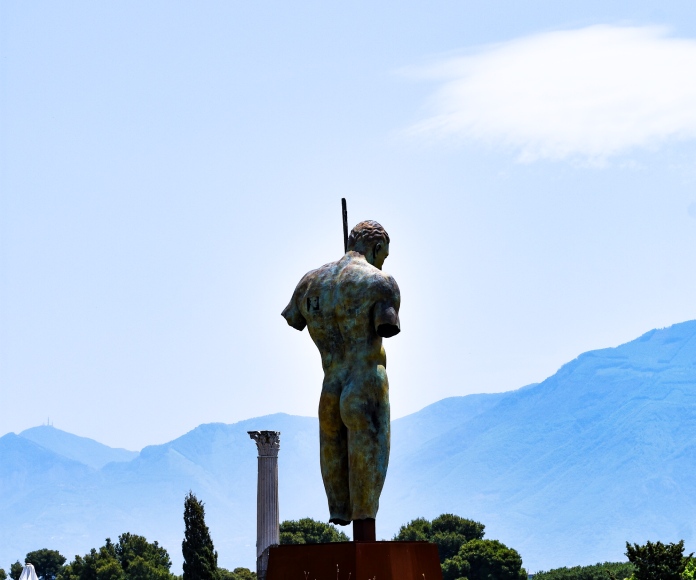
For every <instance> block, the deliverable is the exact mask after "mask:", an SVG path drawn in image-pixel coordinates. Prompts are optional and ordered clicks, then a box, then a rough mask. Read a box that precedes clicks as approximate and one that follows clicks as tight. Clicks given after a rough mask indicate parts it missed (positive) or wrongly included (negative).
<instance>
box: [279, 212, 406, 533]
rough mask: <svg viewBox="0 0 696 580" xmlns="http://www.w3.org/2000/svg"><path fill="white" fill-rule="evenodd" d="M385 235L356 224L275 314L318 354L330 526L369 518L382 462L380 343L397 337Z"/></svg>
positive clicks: (385, 406)
mask: <svg viewBox="0 0 696 580" xmlns="http://www.w3.org/2000/svg"><path fill="white" fill-rule="evenodd" d="M388 255H389V236H388V235H387V232H386V231H385V230H384V228H383V227H382V226H381V225H379V224H378V223H377V222H374V221H364V222H360V223H359V224H358V225H356V226H355V227H354V228H353V231H352V232H351V233H350V236H349V238H348V251H347V252H346V254H345V255H344V256H343V257H342V258H341V259H340V260H338V261H337V262H331V263H330V264H326V265H324V266H322V267H321V268H318V269H316V270H312V271H311V272H309V273H307V274H306V275H305V276H304V277H303V278H302V280H300V283H299V284H298V285H297V288H295V292H294V294H293V296H292V299H291V300H290V304H288V306H287V307H286V308H285V310H283V316H284V317H285V319H286V320H287V322H288V324H289V325H290V326H292V327H293V328H296V329H297V330H302V329H304V327H305V326H306V327H307V328H308V330H309V334H310V335H311V337H312V340H313V341H314V344H316V345H317V348H318V349H319V352H320V354H321V362H322V366H323V368H324V382H323V385H322V391H321V398H320V401H319V442H320V453H321V474H322V478H323V479H324V487H325V489H326V495H327V498H328V500H329V512H330V516H331V519H330V521H332V522H334V523H337V524H341V525H346V524H348V523H349V522H351V521H354V520H365V519H374V518H375V516H376V515H377V510H378V508H379V496H380V494H381V492H382V487H383V485H384V478H385V477H386V474H387V465H388V463H389V438H390V425H389V383H388V381H387V372H386V367H387V356H386V353H385V352H384V348H383V346H382V338H383V337H390V336H394V335H395V334H398V333H399V331H400V327H399V303H400V300H401V297H400V294H399V287H398V286H397V284H396V281H395V280H394V278H392V277H391V276H389V275H388V274H385V273H384V272H382V265H383V264H384V260H385V259H386V258H387V256H388Z"/></svg>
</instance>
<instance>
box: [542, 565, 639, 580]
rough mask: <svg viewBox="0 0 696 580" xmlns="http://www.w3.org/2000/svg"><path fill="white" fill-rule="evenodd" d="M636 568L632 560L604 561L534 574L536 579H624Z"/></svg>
mask: <svg viewBox="0 0 696 580" xmlns="http://www.w3.org/2000/svg"><path fill="white" fill-rule="evenodd" d="M634 570H635V568H634V567H633V564H631V563H630V562H604V563H603V564H602V563H597V564H593V565H592V566H573V567H572V568H567V567H566V568H555V569H554V570H549V571H548V572H537V573H536V574H534V580H611V579H612V578H613V579H616V580H624V579H625V578H630V577H631V575H632V574H633V572H634Z"/></svg>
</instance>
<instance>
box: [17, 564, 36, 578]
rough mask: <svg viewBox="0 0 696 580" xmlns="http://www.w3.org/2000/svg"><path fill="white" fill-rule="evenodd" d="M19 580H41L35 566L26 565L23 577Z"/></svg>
mask: <svg viewBox="0 0 696 580" xmlns="http://www.w3.org/2000/svg"><path fill="white" fill-rule="evenodd" d="M19 580H39V578H38V576H37V575H36V570H34V565H33V564H29V563H26V564H24V570H22V575H21V576H20V577H19Z"/></svg>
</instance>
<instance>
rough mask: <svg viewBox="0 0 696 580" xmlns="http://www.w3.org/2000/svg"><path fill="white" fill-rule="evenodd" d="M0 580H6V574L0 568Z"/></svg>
mask: <svg viewBox="0 0 696 580" xmlns="http://www.w3.org/2000/svg"><path fill="white" fill-rule="evenodd" d="M0 580H7V572H5V570H4V569H3V568H0Z"/></svg>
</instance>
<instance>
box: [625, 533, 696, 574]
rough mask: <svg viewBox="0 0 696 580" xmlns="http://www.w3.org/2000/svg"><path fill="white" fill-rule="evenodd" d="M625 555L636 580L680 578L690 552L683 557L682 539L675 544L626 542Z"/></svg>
mask: <svg viewBox="0 0 696 580" xmlns="http://www.w3.org/2000/svg"><path fill="white" fill-rule="evenodd" d="M626 556H627V557H628V560H629V561H630V562H631V563H632V564H633V565H634V566H635V568H636V570H635V573H634V576H635V578H636V580H681V577H682V574H683V573H684V570H685V569H686V566H687V564H688V563H689V561H690V560H691V557H692V556H693V553H692V554H689V555H688V556H687V557H686V558H685V557H684V540H679V542H677V543H676V544H663V543H662V542H655V543H652V542H648V543H647V544H645V545H644V546H640V545H638V544H633V545H631V544H629V543H628V542H626Z"/></svg>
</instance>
